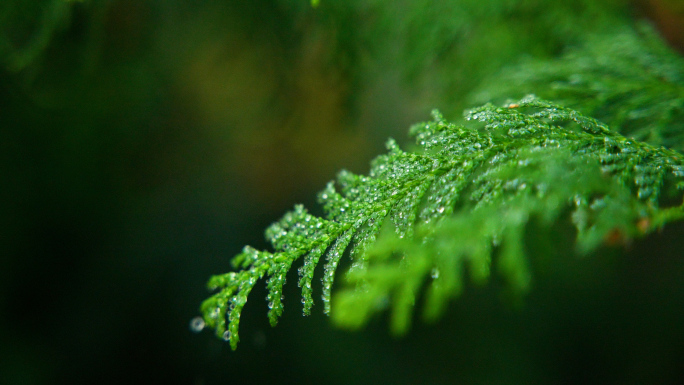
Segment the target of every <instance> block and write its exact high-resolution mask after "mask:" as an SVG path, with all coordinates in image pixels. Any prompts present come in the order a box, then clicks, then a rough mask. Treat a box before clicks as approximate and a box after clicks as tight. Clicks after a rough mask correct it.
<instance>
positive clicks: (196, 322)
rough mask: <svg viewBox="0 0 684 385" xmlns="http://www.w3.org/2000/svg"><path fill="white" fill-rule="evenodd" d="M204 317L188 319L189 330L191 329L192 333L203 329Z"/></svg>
mask: <svg viewBox="0 0 684 385" xmlns="http://www.w3.org/2000/svg"><path fill="white" fill-rule="evenodd" d="M204 326H205V323H204V318H202V317H195V318H193V319H192V320H190V330H192V331H193V333H199V332H201V331H202V330H204Z"/></svg>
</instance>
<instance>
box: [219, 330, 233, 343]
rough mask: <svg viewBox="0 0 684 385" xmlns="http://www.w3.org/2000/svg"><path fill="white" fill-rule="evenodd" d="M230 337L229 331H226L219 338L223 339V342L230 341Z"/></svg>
mask: <svg viewBox="0 0 684 385" xmlns="http://www.w3.org/2000/svg"><path fill="white" fill-rule="evenodd" d="M230 336H231V334H230V331H229V330H226V331H225V332H223V336H221V338H223V340H224V341H230Z"/></svg>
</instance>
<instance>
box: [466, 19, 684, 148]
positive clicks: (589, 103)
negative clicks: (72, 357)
mask: <svg viewBox="0 0 684 385" xmlns="http://www.w3.org/2000/svg"><path fill="white" fill-rule="evenodd" d="M533 90H536V91H535V92H537V93H538V95H539V96H540V97H544V98H548V99H552V100H556V101H559V102H561V103H563V104H564V105H567V106H571V107H573V108H577V109H579V110H580V111H582V112H584V113H585V114H588V115H591V116H593V117H596V118H597V119H599V120H601V121H603V122H605V123H607V124H609V125H610V126H611V127H612V128H613V129H614V130H617V131H619V132H620V133H622V134H624V135H626V136H630V137H633V138H635V139H637V140H642V141H647V142H648V143H651V144H654V145H664V146H666V147H670V148H675V149H677V150H679V151H682V149H684V147H682V146H684V59H683V58H682V56H681V55H679V54H678V53H675V52H673V51H672V50H671V49H670V48H669V47H667V46H666V44H665V43H664V42H663V41H662V39H661V38H660V37H659V36H658V35H657V34H656V32H655V31H653V29H652V28H651V27H650V26H648V25H644V24H640V25H638V26H637V28H634V27H632V26H624V27H621V28H619V29H618V30H617V31H611V32H610V33H603V34H599V35H595V36H591V37H589V38H588V39H587V40H586V42H585V43H583V44H582V46H581V47H578V48H574V49H570V50H569V51H568V52H566V53H564V54H563V55H562V56H561V57H560V58H558V59H538V58H535V59H529V58H528V59H527V60H523V61H522V62H521V63H519V64H517V65H514V66H512V67H510V68H507V69H506V70H504V71H502V72H501V73H500V74H499V75H497V76H492V77H491V78H490V79H488V80H487V82H486V83H485V84H484V85H482V86H481V87H480V88H479V89H478V91H477V93H475V95H473V96H471V100H472V102H473V103H482V102H485V101H490V100H499V101H502V100H505V99H506V98H516V97H520V96H522V95H524V94H526V93H529V92H532V91H533Z"/></svg>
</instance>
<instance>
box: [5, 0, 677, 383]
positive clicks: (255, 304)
mask: <svg viewBox="0 0 684 385" xmlns="http://www.w3.org/2000/svg"><path fill="white" fill-rule="evenodd" d="M15 3H16V4H15ZM29 3H30V4H29ZM370 3H372V2H370ZM349 4H351V5H348V4H345V3H344V2H339V1H329V2H327V3H326V1H325V0H323V4H322V5H321V7H320V8H318V9H313V8H311V7H310V6H309V4H308V3H307V2H306V1H304V0H302V1H295V0H288V1H275V0H255V1H249V2H234V1H189V0H187V1H182V0H178V1H134V0H116V1H102V2H95V1H92V2H84V3H76V4H67V3H64V2H61V1H38V2H35V3H34V2H19V1H17V2H12V1H8V2H7V3H6V5H4V6H3V7H5V8H1V7H0V20H1V21H2V22H3V23H4V24H3V26H2V28H3V36H2V39H3V40H2V41H0V44H2V45H1V46H0V53H2V55H3V64H4V66H3V70H2V71H1V72H0V132H1V134H0V177H1V180H0V226H1V227H0V241H1V242H2V244H1V245H2V249H1V251H0V252H1V253H2V256H1V257H0V383H3V384H52V383H65V384H67V383H68V384H81V383H82V384H92V383H165V384H175V383H178V384H216V383H231V384H262V383H264V384H265V383H284V384H289V383H293V384H294V383H297V384H302V383H326V384H349V383H356V384H378V383H397V384H416V383H426V384H451V383H464V384H471V383H472V384H479V383H481V384H489V383H497V384H518V383H553V384H563V383H566V384H571V383H620V384H640V383H672V384H675V383H682V382H684V327H683V325H684V323H683V322H684V284H683V283H682V279H681V278H682V277H684V262H682V258H681V257H682V255H681V251H680V250H681V246H682V241H681V240H682V239H684V238H682V237H683V236H684V228H682V226H679V225H673V226H670V227H668V228H666V229H665V230H664V231H662V232H661V233H657V234H654V235H652V236H650V237H649V238H647V239H645V240H639V241H635V242H633V243H630V244H628V245H621V246H618V247H606V248H605V249H602V250H599V251H597V252H596V253H594V254H593V255H590V256H587V257H584V258H577V257H576V256H575V255H574V254H573V253H572V251H571V248H570V247H569V246H568V245H567V244H566V242H567V239H565V238H564V237H562V236H559V237H558V239H550V240H548V241H549V242H547V245H551V247H549V249H538V250H537V249H532V250H530V253H531V255H533V256H534V255H540V256H542V257H537V258H536V259H533V262H532V264H533V268H534V271H535V283H534V288H533V290H532V293H531V294H530V295H529V296H528V297H526V298H524V299H523V300H522V302H521V303H511V302H510V301H508V300H506V299H505V298H504V296H502V292H503V291H504V290H503V288H502V286H503V284H502V283H501V282H499V281H498V279H497V278H496V277H493V279H492V282H490V284H488V285H486V286H484V287H474V286H473V287H468V288H466V290H465V293H464V294H463V295H462V297H461V298H459V299H458V300H457V301H455V302H454V304H453V306H452V307H451V308H450V309H449V311H448V313H447V314H445V316H444V317H443V318H442V319H441V321H439V322H438V323H437V324H435V325H425V324H423V323H422V322H421V321H418V320H417V321H416V323H415V326H414V329H413V330H412V332H411V333H410V334H409V335H408V336H407V337H404V338H402V339H396V338H393V337H391V336H390V335H389V333H388V332H387V328H386V324H385V321H384V319H382V318H379V319H377V320H375V321H374V322H372V323H371V325H370V326H369V327H368V328H367V329H366V330H364V331H361V332H355V333H350V332H346V331H341V330H336V329H334V328H333V327H332V326H331V325H330V324H329V322H328V320H327V318H326V317H325V316H323V315H322V314H321V313H322V310H321V308H320V306H316V307H314V311H313V315H312V316H310V317H307V318H304V317H302V316H301V315H300V314H301V312H300V308H299V306H300V303H299V298H298V293H297V287H296V285H294V282H296V271H295V272H294V273H293V276H292V277H290V279H289V280H288V281H289V282H290V284H289V285H287V289H286V301H285V306H286V311H285V314H284V316H283V318H282V320H281V322H280V324H279V325H278V327H277V328H274V329H273V328H270V326H268V322H267V319H266V302H265V301H262V298H264V297H265V295H266V292H265V289H264V287H263V286H264V285H258V288H257V289H255V291H254V292H253V293H252V294H251V296H250V302H249V304H248V305H247V306H246V308H245V313H244V314H243V318H242V322H241V331H240V334H241V340H242V342H241V344H240V346H239V348H238V350H237V351H235V352H232V351H231V350H230V348H229V346H228V344H226V343H224V342H223V341H220V340H218V339H217V338H215V337H214V336H213V335H212V334H211V333H209V332H204V333H200V334H194V333H192V332H191V331H190V329H189V322H190V320H191V319H192V318H193V317H195V316H196V315H198V314H199V310H198V308H199V304H200V303H201V301H202V300H203V299H204V298H206V297H207V295H208V292H207V291H206V289H205V286H204V285H205V282H206V281H207V279H208V278H209V276H211V275H212V274H218V273H223V272H226V271H228V269H229V260H230V258H231V257H232V256H233V255H235V254H237V253H239V252H240V250H241V249H242V247H243V245H245V244H250V245H252V246H255V247H257V248H267V247H268V245H266V243H265V241H264V239H263V230H264V229H265V228H266V227H267V226H268V225H269V224H270V223H271V222H272V221H274V220H276V219H278V218H279V217H280V216H281V215H282V214H283V213H284V212H286V211H287V210H289V209H290V208H291V207H292V206H293V205H294V204H295V203H304V204H305V205H306V206H307V207H309V208H311V210H312V211H313V212H314V213H320V209H317V208H316V203H315V194H316V192H317V191H318V190H320V189H321V188H322V187H323V186H324V185H325V183H326V182H327V181H329V180H331V179H332V178H333V177H334V175H335V173H336V172H337V171H338V170H340V169H342V168H346V169H349V170H351V171H353V172H357V173H366V172H367V169H368V166H367V165H368V162H369V161H370V160H371V159H372V157H373V156H375V155H376V154H379V153H381V152H382V151H384V150H383V143H384V141H385V139H386V138H387V137H388V136H393V137H395V138H397V139H398V140H399V142H400V143H404V144H406V145H408V143H409V140H408V138H407V135H406V132H407V129H408V127H409V126H410V124H412V123H415V122H417V121H420V120H424V119H428V118H429V111H430V109H431V108H433V107H442V108H444V109H446V111H447V113H448V114H449V113H451V116H450V117H451V118H457V117H458V114H456V113H453V112H452V110H454V109H456V108H452V107H450V106H452V105H451V104H449V103H451V102H452V98H453V96H449V97H448V98H447V97H444V95H443V94H440V93H438V92H437V91H435V89H434V88H433V87H431V86H430V84H431V83H430V81H426V80H425V78H424V77H421V76H420V72H421V71H427V72H430V70H431V69H432V68H433V67H435V66H437V65H438V64H439V63H447V64H453V61H449V59H448V54H447V53H444V52H442V53H440V54H439V55H438V54H435V56H431V57H429V58H427V59H426V60H428V59H429V60H431V62H430V63H428V64H426V65H424V66H415V65H413V67H411V69H410V70H407V71H404V70H403V66H409V65H410V64H406V63H404V62H398V61H397V60H396V59H397V58H398V57H401V56H400V55H398V54H396V53H394V52H395V48H396V49H397V50H398V49H399V48H397V47H395V45H396V44H397V43H396V41H394V40H392V38H391V36H389V35H388V37H387V39H385V38H383V37H382V36H374V33H376V32H377V31H383V30H384V29H383V28H384V27H383V22H386V20H385V19H383V18H382V14H380V13H378V12H377V10H375V9H367V8H364V7H365V6H364V5H363V4H364V3H363V2H349ZM397 4H399V3H397ZM396 12H399V11H396ZM540 12H541V11H540ZM390 14H391V12H390ZM515 17H518V16H515ZM383 20H385V21H383ZM370 26H373V28H375V29H373V28H371V27H370ZM529 32H530V35H528V36H522V35H521V36H522V37H521V39H522V40H525V39H527V40H528V42H527V43H529V41H532V39H533V35H534V34H535V33H536V32H535V31H529ZM414 38H415V39H419V38H420V35H418V36H417V37H414ZM409 40H410V39H409ZM378 41H380V43H378ZM411 44H413V43H411V42H410V41H409V42H408V43H407V46H408V47H411V46H412V45H411ZM421 44H422V43H415V46H416V47H421ZM530 44H531V43H530ZM544 44H548V43H544ZM544 44H543V45H544ZM379 46H382V47H384V48H383V49H382V50H380V49H378V48H377V47H379ZM544 46H545V45H544ZM8 47H10V48H8ZM12 47H13V48H12ZM457 48H458V47H449V46H446V47H442V49H443V50H445V52H447V51H449V50H451V49H454V50H456V49H457ZM489 49H490V50H494V48H489ZM545 49H546V51H544V52H547V53H548V52H554V51H558V50H559V48H558V47H547V48H545ZM440 55H442V56H440ZM506 55H513V53H506ZM444 57H446V58H444ZM440 60H441V61H440ZM478 60H481V61H489V60H486V57H483V58H480V59H478ZM497 60H499V61H504V60H505V58H503V59H497ZM457 62H458V60H457ZM461 62H463V61H462V60H461ZM469 65H470V66H471V67H472V68H471V69H470V70H471V72H472V73H475V74H479V72H477V70H476V68H478V63H477V62H473V63H471V64H469ZM445 66H446V64H445ZM437 69H439V70H440V71H441V72H439V71H437V72H439V73H440V76H442V75H444V73H448V71H445V70H444V69H443V68H442V69H440V68H437ZM459 71H460V72H458V71H457V72H456V74H455V75H454V76H455V77H457V78H458V79H461V80H460V83H459V82H457V83H458V84H460V85H461V86H462V87H463V88H464V89H465V90H466V91H467V90H468V87H472V84H471V83H469V82H468V81H470V80H468V81H466V80H463V79H468V73H469V72H468V68H466V69H463V68H461V69H460V70H459ZM478 76H479V75H478ZM475 78H477V76H475ZM431 81H434V79H432V80H431ZM455 103H456V105H458V102H455ZM564 232H565V230H564V229H562V228H559V230H558V233H559V234H562V233H564ZM533 234H534V232H532V235H531V236H534V235H533ZM534 243H535V242H530V244H534ZM554 249H555V251H553V250H554Z"/></svg>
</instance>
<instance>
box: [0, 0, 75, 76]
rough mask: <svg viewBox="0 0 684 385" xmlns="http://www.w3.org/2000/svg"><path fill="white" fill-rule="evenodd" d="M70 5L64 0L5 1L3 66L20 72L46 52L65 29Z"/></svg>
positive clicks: (0, 39)
mask: <svg viewBox="0 0 684 385" xmlns="http://www.w3.org/2000/svg"><path fill="white" fill-rule="evenodd" d="M70 16H71V5H70V4H69V3H68V2H66V1H64V0H38V1H22V0H6V1H3V2H2V4H0V63H2V65H3V66H4V67H5V68H7V69H9V70H10V71H20V70H22V69H24V68H26V67H27V66H29V65H30V64H32V63H34V62H35V61H36V60H37V59H38V58H39V57H40V55H41V54H42V53H43V52H44V51H45V50H46V49H47V47H48V45H49V44H50V42H51V40H52V37H53V35H54V34H55V33H56V32H58V31H60V30H63V29H64V28H66V27H67V26H68V24H69V20H70Z"/></svg>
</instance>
